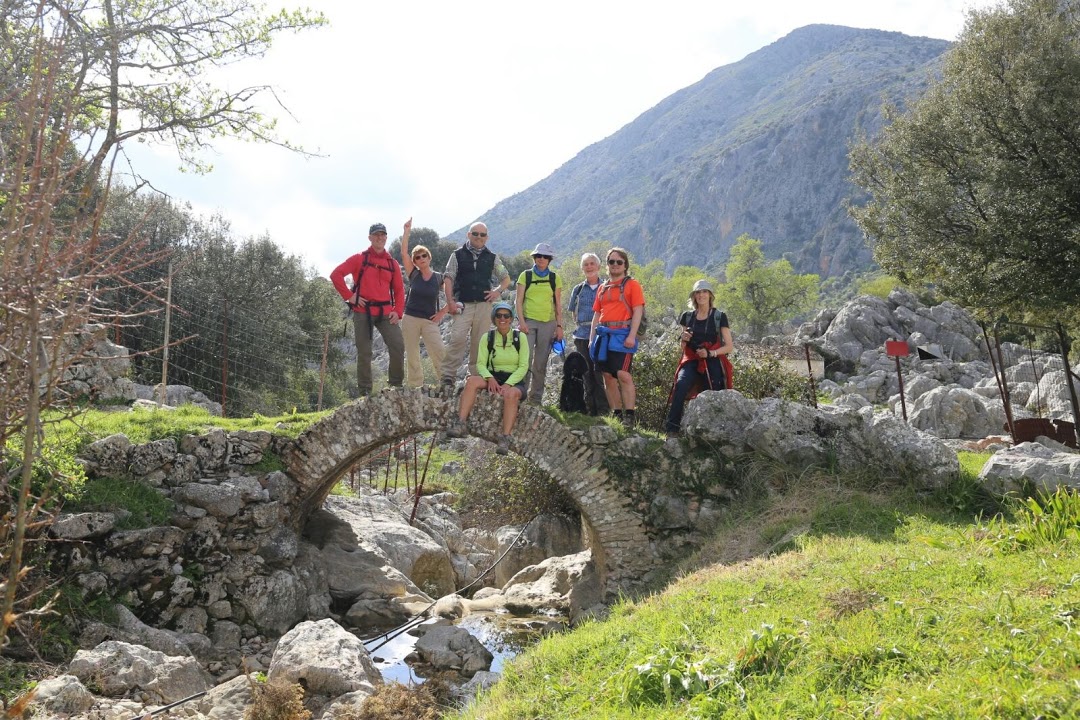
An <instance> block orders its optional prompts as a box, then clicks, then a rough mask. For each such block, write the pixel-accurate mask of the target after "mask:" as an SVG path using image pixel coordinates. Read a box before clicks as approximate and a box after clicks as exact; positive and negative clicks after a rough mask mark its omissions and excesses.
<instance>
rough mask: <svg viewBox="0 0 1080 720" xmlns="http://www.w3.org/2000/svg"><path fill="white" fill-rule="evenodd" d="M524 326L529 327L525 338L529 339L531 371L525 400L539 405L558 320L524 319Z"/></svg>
mask: <svg viewBox="0 0 1080 720" xmlns="http://www.w3.org/2000/svg"><path fill="white" fill-rule="evenodd" d="M525 324H526V325H528V326H529V334H528V336H527V337H528V338H529V365H530V369H531V370H532V381H531V382H530V383H529V397H528V398H527V400H528V402H531V403H534V404H536V405H539V404H540V403H542V402H543V401H544V382H545V381H546V380H547V367H548V359H549V356H550V355H551V345H552V343H554V342H555V326H556V325H557V324H558V320H555V319H552V320H548V321H547V322H540V321H539V320H530V319H529V318H525Z"/></svg>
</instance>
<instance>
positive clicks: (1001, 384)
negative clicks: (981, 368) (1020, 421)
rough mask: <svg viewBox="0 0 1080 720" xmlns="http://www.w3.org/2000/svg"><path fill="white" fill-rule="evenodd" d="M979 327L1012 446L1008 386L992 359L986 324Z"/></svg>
mask: <svg viewBox="0 0 1080 720" xmlns="http://www.w3.org/2000/svg"><path fill="white" fill-rule="evenodd" d="M979 327H981V328H982V331H983V340H984V341H985V342H986V354H987V355H989V356H990V367H991V369H992V370H993V371H994V380H995V381H996V382H997V386H998V393H999V394H1000V395H1001V404H1002V406H1003V407H1004V408H1005V424H1006V425H1007V426H1008V429H1009V437H1011V438H1012V444H1013V445H1015V444H1016V430H1015V429H1014V428H1013V415H1012V400H1011V399H1010V398H1009V386H1008V385H1007V384H1005V368H1004V367H1002V368H1001V370H1000V372H999V371H998V362H997V360H995V359H994V348H993V347H992V346H991V345H990V336H989V335H988V334H987V333H986V323H984V322H980V323H979ZM994 332H995V335H994V337H995V338H996V337H997V334H996V333H997V330H996V328H995V331H994ZM999 350H1000V347H999Z"/></svg>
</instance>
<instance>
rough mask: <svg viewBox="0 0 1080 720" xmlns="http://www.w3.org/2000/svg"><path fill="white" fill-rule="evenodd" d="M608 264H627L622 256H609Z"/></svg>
mask: <svg viewBox="0 0 1080 720" xmlns="http://www.w3.org/2000/svg"><path fill="white" fill-rule="evenodd" d="M607 264H608V265H625V264H626V261H625V260H623V259H622V258H608V261H607Z"/></svg>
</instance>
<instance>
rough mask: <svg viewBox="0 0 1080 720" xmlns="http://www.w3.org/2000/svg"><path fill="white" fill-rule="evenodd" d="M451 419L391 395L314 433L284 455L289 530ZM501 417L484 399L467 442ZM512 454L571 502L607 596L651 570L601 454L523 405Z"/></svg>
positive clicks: (492, 428)
mask: <svg viewBox="0 0 1080 720" xmlns="http://www.w3.org/2000/svg"><path fill="white" fill-rule="evenodd" d="M456 412H457V401H456V399H452V398H447V397H443V396H441V395H440V394H439V393H438V392H435V391H432V390H429V389H427V388H421V389H414V388H404V389H402V388H389V389H386V390H383V391H382V392H379V393H376V394H374V395H371V396H368V397H365V398H360V399H359V400H356V401H354V402H351V403H349V404H347V405H344V406H342V407H341V408H339V409H338V410H336V411H335V412H334V413H333V414H331V415H329V416H327V417H326V418H324V419H323V420H321V421H319V422H318V423H316V424H314V425H312V426H311V427H310V428H308V429H307V430H306V431H304V433H302V434H301V435H300V436H299V437H298V438H297V439H296V440H295V441H294V442H293V443H292V444H291V445H290V446H289V447H288V448H287V449H286V450H285V452H284V458H283V459H284V461H285V465H286V471H287V472H288V473H289V475H290V476H291V477H292V478H293V480H294V481H295V482H296V483H297V486H298V488H299V491H298V495H297V498H296V502H297V512H296V513H295V514H294V516H293V517H294V524H295V525H296V526H297V527H300V526H302V525H303V522H304V520H306V518H307V517H308V515H309V514H310V513H311V512H312V511H313V510H315V509H317V508H319V507H320V506H321V505H322V503H323V501H324V500H325V499H326V496H327V495H328V494H329V493H330V490H331V489H332V488H333V487H334V485H335V484H336V483H337V482H338V480H339V479H340V478H341V476H342V475H343V474H344V473H345V472H346V471H348V469H349V468H350V467H352V466H353V465H355V464H356V462H357V461H359V460H361V459H363V458H364V457H365V456H367V455H369V454H371V453H372V452H374V451H375V450H377V449H379V448H380V447H382V446H384V445H387V444H389V443H392V442H395V441H397V440H399V439H402V438H406V437H409V436H411V435H415V434H417V433H421V432H427V431H431V430H441V429H443V428H445V427H446V423H447V421H448V420H449V419H450V418H451V417H452V416H453V415H454V414H455V413H456ZM501 413H502V403H501V401H500V400H499V399H498V398H495V397H492V396H489V395H487V394H486V393H482V394H481V397H480V398H479V399H478V401H477V403H476V407H475V408H474V409H473V412H472V414H471V415H470V417H469V422H468V431H469V434H470V435H472V436H474V437H479V438H483V439H485V440H488V441H491V442H495V441H496V440H497V439H498V436H499V433H500V432H501V429H500V419H501ZM510 450H511V451H512V452H514V453H516V454H518V455H520V456H522V457H525V458H527V459H529V460H530V461H532V462H534V463H536V465H538V466H539V467H540V468H542V469H543V470H544V471H546V472H547V473H548V474H549V475H550V476H551V477H552V478H553V479H554V480H555V481H556V482H558V483H559V485H560V486H561V487H563V488H564V489H565V490H566V491H567V492H568V493H569V494H570V496H571V497H573V498H574V500H575V501H576V502H577V505H578V508H579V509H580V511H581V515H582V519H583V521H584V526H585V529H586V532H587V535H588V538H589V544H590V547H591V549H592V551H593V559H594V562H595V563H596V566H597V569H598V570H599V572H600V574H601V577H602V578H603V579H604V583H605V587H606V588H607V590H608V592H617V591H619V590H620V589H628V588H631V587H633V586H634V585H636V584H637V582H638V581H639V580H640V579H641V578H642V576H643V575H644V574H645V573H646V572H648V570H650V569H651V568H652V567H653V561H652V555H653V553H652V551H651V546H650V542H649V539H648V537H647V535H646V529H645V525H644V523H643V522H642V519H641V517H640V516H639V515H638V514H637V513H635V512H634V511H633V510H632V508H631V506H630V500H629V499H628V498H627V497H626V496H625V495H624V494H623V493H622V492H620V490H619V487H618V486H617V484H616V483H615V482H613V481H612V479H611V478H609V477H608V474H607V471H606V470H605V469H604V468H603V467H602V464H601V461H602V459H603V449H602V448H593V447H591V446H590V445H589V444H587V443H586V442H585V441H584V440H583V439H582V438H580V437H579V436H577V435H575V434H573V433H571V432H570V430H569V429H568V428H567V427H566V426H565V425H563V424H562V423H560V422H559V421H558V420H556V419H555V418H554V417H552V416H551V415H548V414H547V413H545V412H543V411H542V410H540V409H538V408H535V407H531V406H528V405H522V406H521V408H520V409H519V411H518V419H517V423H516V424H515V427H514V432H513V434H512V436H511V443H510Z"/></svg>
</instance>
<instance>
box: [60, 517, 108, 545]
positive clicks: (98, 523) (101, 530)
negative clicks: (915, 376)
mask: <svg viewBox="0 0 1080 720" xmlns="http://www.w3.org/2000/svg"><path fill="white" fill-rule="evenodd" d="M115 527H116V515H114V514H113V513H107V512H84V513H76V514H74V515H68V514H66V513H63V514H60V515H59V516H57V518H56V520H54V521H53V523H52V525H50V526H49V534H50V535H52V536H53V537H55V538H58V539H60V540H94V539H97V538H101V537H105V536H106V535H108V534H109V533H110V532H112V530H113V528H115Z"/></svg>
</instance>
